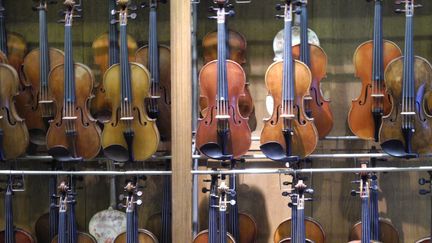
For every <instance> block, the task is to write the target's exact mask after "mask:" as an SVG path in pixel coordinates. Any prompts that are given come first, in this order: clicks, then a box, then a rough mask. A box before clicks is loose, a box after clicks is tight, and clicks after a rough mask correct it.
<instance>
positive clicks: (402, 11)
mask: <svg viewBox="0 0 432 243" xmlns="http://www.w3.org/2000/svg"><path fill="white" fill-rule="evenodd" d="M394 12H395V13H405V12H406V11H405V9H399V8H398V9H395V11H394Z"/></svg>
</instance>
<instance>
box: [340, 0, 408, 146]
mask: <svg viewBox="0 0 432 243" xmlns="http://www.w3.org/2000/svg"><path fill="white" fill-rule="evenodd" d="M374 1H375V17H374V35H373V40H370V41H367V42H364V43H363V44H361V45H360V46H359V47H357V50H356V51H355V53H354V66H355V74H356V76H357V77H359V78H360V79H361V80H362V90H361V93H360V96H359V97H358V98H357V99H355V100H353V101H352V103H351V109H350V112H349V114H348V125H349V127H350V129H351V131H352V132H353V133H354V134H355V135H356V136H358V137H360V138H362V139H369V140H375V141H376V142H378V138H379V137H378V135H379V134H378V133H379V129H380V126H381V118H382V117H383V116H384V115H388V114H389V112H390V109H391V99H390V96H389V95H388V93H387V92H386V91H385V88H386V86H385V84H384V70H385V69H386V67H387V66H388V64H389V63H390V61H392V60H393V59H395V58H397V57H400V56H401V55H402V54H401V51H400V49H399V47H398V46H397V45H396V44H395V43H393V42H391V41H388V40H383V27H382V22H383V21H382V0H374Z"/></svg>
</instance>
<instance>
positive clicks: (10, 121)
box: [2, 107, 16, 125]
mask: <svg viewBox="0 0 432 243" xmlns="http://www.w3.org/2000/svg"><path fill="white" fill-rule="evenodd" d="M2 109H3V110H4V111H5V113H6V116H7V119H8V122H9V124H11V125H15V124H16V122H15V121H13V120H12V117H11V115H10V112H9V109H8V108H6V107H3V108H2Z"/></svg>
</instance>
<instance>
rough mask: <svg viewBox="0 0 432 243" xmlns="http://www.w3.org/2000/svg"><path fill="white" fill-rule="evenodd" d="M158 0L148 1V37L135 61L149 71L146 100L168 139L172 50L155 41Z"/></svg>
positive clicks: (162, 133) (162, 136) (160, 128)
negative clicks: (148, 86) (148, 94)
mask: <svg viewBox="0 0 432 243" xmlns="http://www.w3.org/2000/svg"><path fill="white" fill-rule="evenodd" d="M159 2H162V3H165V2H166V0H165V1H161V0H149V3H148V7H149V8H150V13H149V23H150V24H149V40H148V44H147V45H146V46H143V47H141V48H140V49H138V51H137V52H136V62H137V63H141V64H142V65H144V66H145V67H147V69H148V70H149V72H150V80H151V84H150V97H149V98H148V99H146V106H147V112H148V115H149V117H150V118H152V119H156V124H157V127H158V129H159V133H160V137H161V140H162V141H170V140H171V53H170V49H169V47H168V46H165V45H160V44H158V35H157V8H158V4H159Z"/></svg>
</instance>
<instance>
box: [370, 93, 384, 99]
mask: <svg viewBox="0 0 432 243" xmlns="http://www.w3.org/2000/svg"><path fill="white" fill-rule="evenodd" d="M371 97H374V98H383V97H384V94H381V93H380V94H371Z"/></svg>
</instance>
